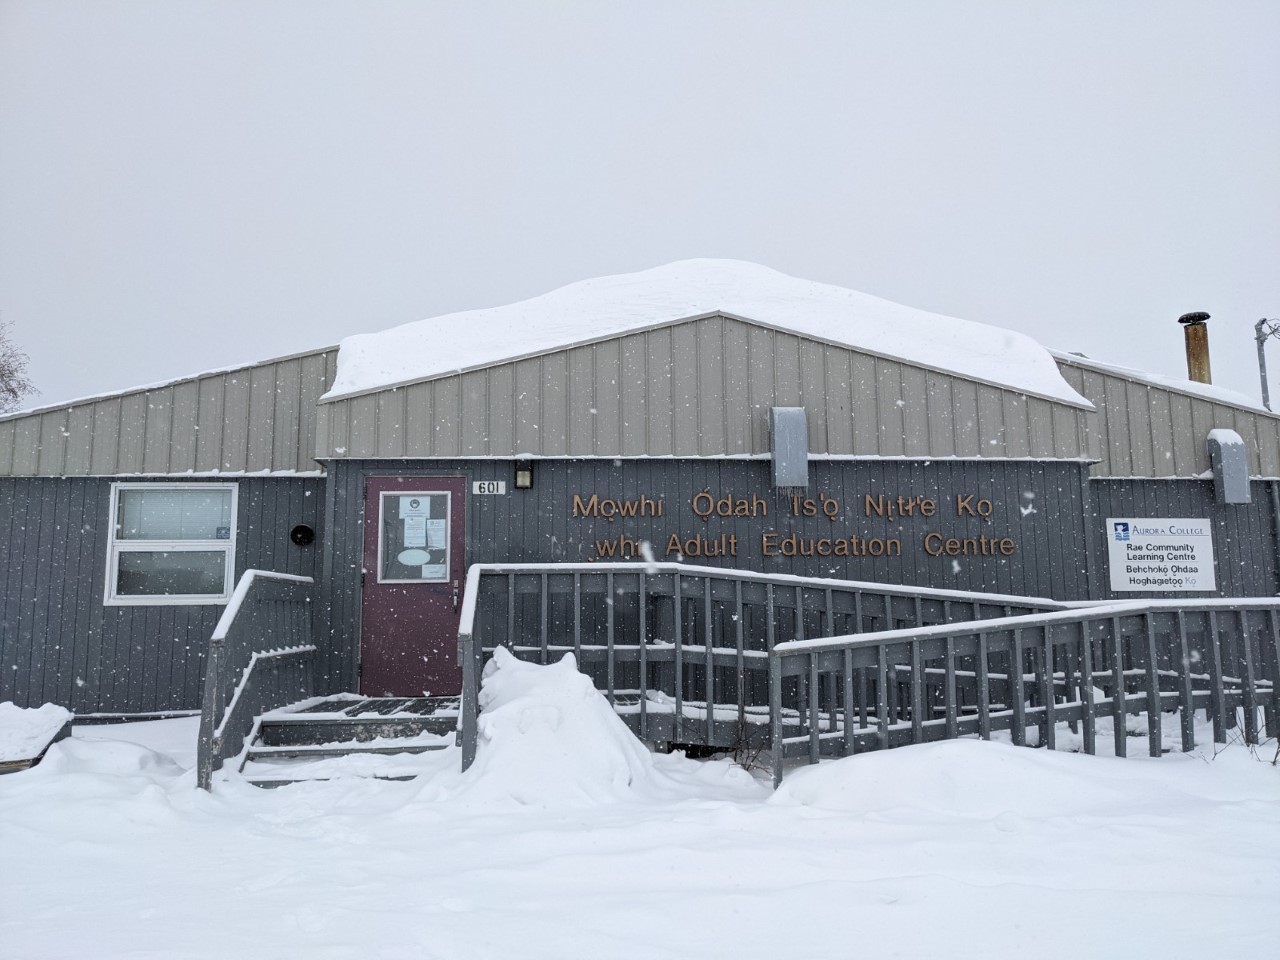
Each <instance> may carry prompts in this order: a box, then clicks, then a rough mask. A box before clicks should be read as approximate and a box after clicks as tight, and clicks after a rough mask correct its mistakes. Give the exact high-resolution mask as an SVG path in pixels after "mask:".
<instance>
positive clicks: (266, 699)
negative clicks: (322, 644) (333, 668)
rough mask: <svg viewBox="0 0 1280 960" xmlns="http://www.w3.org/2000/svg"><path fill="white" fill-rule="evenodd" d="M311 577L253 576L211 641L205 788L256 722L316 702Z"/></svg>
mask: <svg viewBox="0 0 1280 960" xmlns="http://www.w3.org/2000/svg"><path fill="white" fill-rule="evenodd" d="M312 584H313V582H312V580H311V578H310V577H300V576H295V575H293V574H287V573H273V572H271V571H266V570H246V571H245V572H244V574H243V575H242V576H241V578H240V581H239V583H237V584H236V589H235V591H234V592H233V593H232V595H231V601H230V603H228V604H227V608H226V609H225V610H224V611H223V613H222V616H221V617H220V618H219V620H218V623H217V625H216V626H215V627H214V630H213V634H212V636H211V637H210V638H209V654H208V658H207V660H206V663H205V680H204V696H203V700H202V703H201V710H200V739H199V744H198V749H197V763H196V774H197V782H198V784H199V785H200V786H201V787H203V788H204V789H206V790H208V789H210V788H211V787H212V784H213V772H214V770H215V769H217V768H218V767H219V766H221V765H222V761H223V760H225V759H226V758H227V757H230V756H234V755H235V754H237V753H239V752H240V749H241V747H242V746H243V744H244V740H245V737H246V736H248V735H249V734H250V732H251V731H252V729H253V718H254V717H255V716H257V715H258V714H259V713H262V712H264V711H266V710H271V709H275V708H276V707H281V706H284V705H285V704H286V703H291V702H294V701H296V700H300V699H303V698H305V697H307V696H309V695H310V692H311V685H312V678H311V656H312V654H313V653H314V652H315V649H316V648H315V647H314V646H313V645H312V644H311V609H310V607H311V591H312Z"/></svg>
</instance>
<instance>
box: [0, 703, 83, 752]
mask: <svg viewBox="0 0 1280 960" xmlns="http://www.w3.org/2000/svg"><path fill="white" fill-rule="evenodd" d="M70 719H71V711H69V710H66V709H64V708H63V707H59V706H57V705H56V704H52V703H46V704H45V705H44V706H42V707H28V708H23V707H19V706H17V705H16V704H14V703H13V702H12V701H5V702H4V703H0V763H11V762H13V761H17V760H30V759H32V758H33V757H36V756H38V755H39V754H40V751H42V750H43V749H44V748H45V747H47V746H48V745H49V742H50V741H51V740H52V739H53V738H54V737H56V736H57V735H58V731H59V730H61V729H62V728H63V726H64V725H65V724H66V722H67V721H68V720H70Z"/></svg>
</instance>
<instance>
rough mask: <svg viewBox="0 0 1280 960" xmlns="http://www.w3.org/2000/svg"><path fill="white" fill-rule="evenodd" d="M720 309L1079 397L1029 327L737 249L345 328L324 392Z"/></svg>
mask: <svg viewBox="0 0 1280 960" xmlns="http://www.w3.org/2000/svg"><path fill="white" fill-rule="evenodd" d="M717 311H720V312H724V313H730V314H734V315H736V316H740V317H745V318H747V319H750V320H756V321H758V322H760V323H765V324H769V325H770V326H775V327H780V328H782V329H786V330H792V331H794V332H796V333H798V334H801V335H803V336H808V337H816V338H818V339H820V340H826V341H829V342H832V343H838V344H844V345H846V346H850V347H854V348H857V349H862V350H866V351H869V352H872V353H877V354H880V355H883V356H888V357H893V358H896V359H901V360H905V361H907V362H908V363H915V364H921V365H924V366H927V367H933V368H935V369H938V370H945V371H950V372H953V373H956V374H959V375H960V376H963V377H972V378H977V379H979V380H984V381H987V382H989V383H994V384H998V385H1002V386H1007V387H1011V388H1013V389H1015V390H1022V391H1027V392H1029V393H1034V394H1039V395H1041V396H1045V397H1050V398H1053V399H1057V400H1065V401H1067V402H1070V403H1077V404H1085V405H1088V403H1087V401H1086V400H1085V399H1084V398H1083V397H1081V396H1080V395H1079V394H1078V393H1076V392H1075V390H1073V389H1072V388H1071V387H1070V386H1069V385H1068V384H1067V382H1066V381H1065V380H1064V379H1063V378H1062V375H1061V374H1060V373H1059V372H1058V366H1057V364H1056V363H1055V362H1054V360H1053V357H1052V356H1051V355H1050V354H1049V352H1048V351H1047V350H1046V349H1045V348H1043V347H1041V346H1040V345H1039V344H1038V343H1036V342H1035V341H1034V340H1032V339H1031V338H1030V337H1026V336H1024V335H1022V334H1020V333H1014V332H1012V331H1009V330H1001V329H999V328H996V327H990V326H987V325H985V324H981V323H973V322H971V321H968V320H957V319H955V318H952V317H944V316H941V315H939V314H935V313H928V312H926V311H923V310H916V309H914V308H912V307H905V306H902V305H901V304H897V303H891V302H890V301H888V300H881V299H880V298H878V297H872V296H869V295H867V294H865V293H858V292H856V291H854V290H846V289H845V288H843V287H835V286H830V285H828V284H822V283H814V282H812V281H809V280H800V279H797V278H795V277H789V276H787V275H785V274H782V273H778V272H777V271H776V270H770V269H769V268H767V267H762V266H759V265H757V264H754V263H745V262H743V261H740V260H682V261H679V262H677V263H671V264H667V265H666V266H662V267H656V268H654V269H652V270H645V271H643V272H640V273H630V274H622V275H619V276H614V277H600V278H598V279H594V280H583V281H581V282H579V283H574V284H570V285H569V286H567V287H561V288H560V289H559V290H553V291H552V292H550V293H547V294H543V295H542V296H540V297H534V298H533V299H531V300H525V301H522V302H520V303H513V304H510V305H508V306H503V307H493V308H489V309H484V310H470V311H466V312H463V313H451V314H447V315H445V316H441V317H435V318H433V319H429V320H420V321H418V322H416V323H410V324H406V325H404V326H400V327H394V328H393V329H391V330H386V331H384V332H382V333H373V334H361V335H358V336H354V337H347V338H346V339H345V340H343V341H342V345H341V347H340V349H339V351H338V371H337V376H336V377H335V378H334V382H333V387H332V388H331V389H330V390H329V392H328V393H326V394H325V396H324V398H325V399H332V398H335V397H341V396H344V395H347V394H351V393H360V392H363V391H368V390H377V389H380V388H382V387H388V386H393V385H395V384H400V383H407V382H411V381H414V380H421V379H425V378H428V377H433V376H439V375H441V374H447V373H453V372H457V371H459V370H465V369H469V368H472V367H476V366H480V365H483V364H490V363H497V362H500V361H503V360H510V359H514V358H516V357H521V356H528V355H530V354H536V353H541V352H544V351H547V350H553V349H556V348H558V347H563V346H566V345H568V344H573V343H579V342H582V341H584V340H595V339H600V338H603V337H610V336H616V335H618V334H621V333H625V332H627V331H629V330H636V329H641V328H644V327H650V326H654V325H656V324H662V323H667V322H671V321H675V320H682V319H687V318H690V317H696V316H699V315H702V314H707V313H714V312H717Z"/></svg>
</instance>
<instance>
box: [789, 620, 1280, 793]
mask: <svg viewBox="0 0 1280 960" xmlns="http://www.w3.org/2000/svg"><path fill="white" fill-rule="evenodd" d="M1198 709H1204V710H1205V711H1206V713H1207V715H1208V718H1209V719H1211V720H1212V722H1213V737H1214V740H1215V741H1216V742H1219V743H1223V742H1226V735H1227V730H1228V729H1229V728H1231V727H1233V726H1236V724H1237V720H1236V713H1237V710H1241V711H1242V713H1243V724H1244V737H1245V741H1246V742H1248V743H1256V742H1258V733H1259V730H1258V713H1259V710H1261V712H1262V715H1263V722H1264V727H1265V731H1266V734H1267V736H1270V737H1274V736H1277V735H1278V734H1280V722H1278V717H1280V600H1276V599H1271V598H1268V599H1242V598H1227V599H1213V600H1167V601H1161V600H1143V601H1131V602H1117V603H1097V604H1091V605H1087V606H1084V605H1081V606H1078V607H1077V608H1076V609H1073V610H1066V611H1059V612H1049V613H1033V614H1030V615H1025V616H1016V617H1007V618H1001V619H995V620H987V621H982V622H976V623H969V624H952V625H940V626H930V627H916V628H911V629H905V630H890V631H881V632H877V633H870V634H863V635H861V636H843V637H826V638H820V639H797V640H791V641H787V642H783V643H779V644H777V645H775V646H774V648H773V650H772V651H771V655H770V710H769V716H770V724H771V731H770V742H771V743H772V745H773V751H772V753H773V777H774V783H775V785H776V784H777V783H779V782H780V781H781V779H782V773H783V767H784V764H785V762H786V760H787V759H788V758H791V757H802V758H806V759H807V760H808V761H809V763H817V762H818V761H819V760H820V759H821V758H823V757H843V756H848V755H850V754H853V753H857V752H861V751H864V750H874V749H883V748H888V747H896V746H901V745H903V744H908V743H924V742H927V741H930V740H940V739H951V738H955V737H958V736H964V735H973V734H976V735H978V736H979V737H981V738H982V739H990V737H991V734H992V731H996V730H1008V731H1009V733H1010V738H1011V739H1012V741H1013V743H1014V744H1017V745H1025V744H1026V743H1027V740H1028V737H1027V732H1028V728H1029V727H1031V728H1034V729H1035V731H1036V735H1035V739H1036V740H1037V742H1038V744H1039V745H1042V746H1046V747H1049V748H1050V749H1052V748H1054V747H1055V746H1056V736H1057V731H1056V724H1058V723H1061V722H1066V723H1068V724H1070V725H1071V728H1072V729H1073V730H1077V731H1079V733H1080V736H1081V740H1080V744H1079V745H1080V748H1081V749H1083V750H1084V752H1086V753H1093V752H1094V751H1095V748H1096V737H1097V733H1096V724H1097V721H1098V720H1099V718H1109V719H1110V721H1111V726H1112V736H1113V738H1114V748H1115V753H1116V755H1117V756H1124V755H1125V753H1126V750H1127V740H1128V738H1129V729H1128V727H1129V723H1128V718H1129V717H1130V716H1135V715H1141V714H1145V715H1146V733H1147V740H1148V749H1149V752H1150V754H1151V755H1152V756H1159V755H1160V754H1161V752H1162V739H1163V732H1162V723H1163V715H1164V713H1166V712H1169V713H1172V712H1176V713H1177V714H1178V721H1179V726H1180V730H1181V740H1182V749H1183V750H1184V751H1188V750H1191V749H1192V748H1193V747H1194V746H1195V711H1196V710H1198Z"/></svg>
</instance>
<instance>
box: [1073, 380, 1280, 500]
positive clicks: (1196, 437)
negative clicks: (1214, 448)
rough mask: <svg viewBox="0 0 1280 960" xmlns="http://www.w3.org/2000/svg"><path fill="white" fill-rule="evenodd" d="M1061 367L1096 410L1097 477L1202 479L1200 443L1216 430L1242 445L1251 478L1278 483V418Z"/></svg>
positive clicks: (1205, 463) (1205, 461)
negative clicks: (1234, 437) (1234, 436)
mask: <svg viewBox="0 0 1280 960" xmlns="http://www.w3.org/2000/svg"><path fill="white" fill-rule="evenodd" d="M1058 368H1059V369H1060V370H1061V371H1062V375H1063V377H1064V378H1065V379H1066V381H1067V382H1068V383H1069V384H1071V386H1073V387H1075V389H1076V391H1077V392H1079V393H1081V394H1083V395H1084V396H1085V397H1086V398H1087V399H1089V400H1090V401H1092V402H1093V405H1094V406H1095V407H1096V408H1097V411H1098V412H1097V413H1096V414H1095V415H1094V420H1095V429H1096V432H1097V435H1098V441H1099V442H1098V444H1097V454H1096V455H1097V456H1098V457H1100V460H1099V462H1098V463H1096V464H1094V465H1093V467H1092V469H1091V473H1092V474H1093V476H1095V477H1196V476H1201V475H1203V474H1204V473H1205V472H1206V471H1207V470H1208V469H1209V454H1208V451H1207V448H1206V445H1205V441H1206V439H1207V437H1208V433H1209V431H1210V430H1212V429H1213V428H1214V427H1226V428H1229V429H1232V430H1235V431H1236V432H1237V433H1239V434H1240V436H1241V437H1242V438H1243V439H1244V442H1245V445H1246V447H1248V450H1249V473H1250V475H1251V476H1255V477H1280V417H1277V416H1275V415H1272V414H1268V413H1266V412H1265V411H1262V410H1254V409H1252V408H1248V407H1237V406H1232V405H1230V404H1226V403H1219V402H1216V401H1214V400H1209V399H1206V398H1204V397H1201V396H1197V395H1195V394H1192V393H1187V392H1184V391H1181V390H1175V389H1172V388H1170V387H1166V386H1164V385H1162V384H1156V383H1148V382H1146V381H1143V380H1138V379H1135V378H1131V377H1126V376H1123V375H1121V374H1119V373H1116V372H1113V371H1110V370H1106V369H1103V368H1101V367H1097V366H1093V365H1090V364H1087V363H1076V362H1073V361H1071V360H1069V359H1064V358H1059V359H1058Z"/></svg>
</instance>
